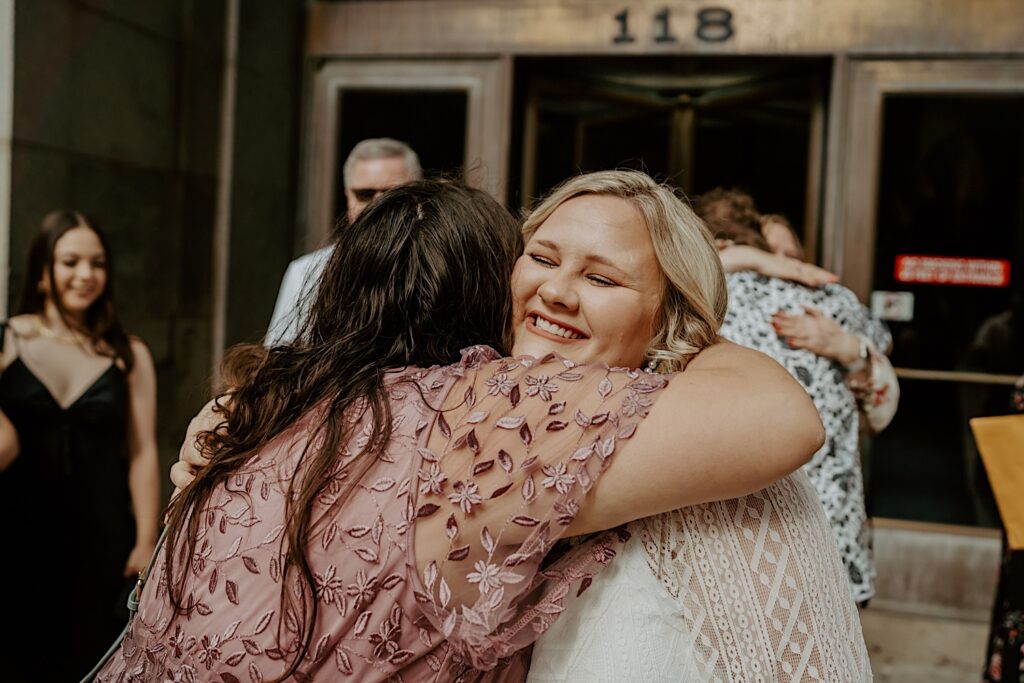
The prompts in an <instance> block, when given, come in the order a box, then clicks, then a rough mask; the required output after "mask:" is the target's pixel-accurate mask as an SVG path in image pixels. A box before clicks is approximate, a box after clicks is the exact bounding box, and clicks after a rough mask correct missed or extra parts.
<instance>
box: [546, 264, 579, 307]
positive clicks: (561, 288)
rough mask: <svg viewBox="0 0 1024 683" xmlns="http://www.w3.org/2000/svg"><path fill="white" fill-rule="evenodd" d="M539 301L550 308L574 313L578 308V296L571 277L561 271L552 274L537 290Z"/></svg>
mask: <svg viewBox="0 0 1024 683" xmlns="http://www.w3.org/2000/svg"><path fill="white" fill-rule="evenodd" d="M537 294H538V295H540V300H541V301H543V302H544V303H545V304H547V305H548V306H550V307H551V308H561V309H564V310H569V311H574V310H576V308H577V307H578V306H579V296H578V295H577V293H576V288H575V286H574V285H573V281H572V278H571V276H570V275H569V274H568V273H564V272H561V271H558V272H554V273H552V275H551V277H549V278H548V279H547V280H545V281H544V284H542V285H541V286H540V287H539V288H538V289H537Z"/></svg>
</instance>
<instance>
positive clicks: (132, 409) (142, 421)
mask: <svg viewBox="0 0 1024 683" xmlns="http://www.w3.org/2000/svg"><path fill="white" fill-rule="evenodd" d="M131 345H132V353H133V354H134V355H135V365H134V367H133V368H132V371H131V373H130V374H129V375H128V390H129V396H130V406H129V413H128V414H129V424H128V453H129V462H128V488H129V490H130V492H131V497H132V512H133V513H134V514H135V547H134V548H133V549H132V551H131V554H130V555H129V556H128V561H127V562H126V563H125V567H124V574H125V576H131V575H132V574H135V573H137V572H139V571H141V570H142V569H144V568H145V566H146V563H147V562H148V561H149V558H150V556H151V555H152V554H153V547H154V546H155V545H156V538H157V526H158V521H157V520H158V514H159V512H158V511H159V507H160V475H159V473H158V469H159V468H158V458H157V447H156V369H155V368H154V366H153V357H152V355H150V353H149V349H148V348H147V347H146V345H145V344H144V343H143V342H142V340H140V339H137V338H135V337H133V338H132V340H131Z"/></svg>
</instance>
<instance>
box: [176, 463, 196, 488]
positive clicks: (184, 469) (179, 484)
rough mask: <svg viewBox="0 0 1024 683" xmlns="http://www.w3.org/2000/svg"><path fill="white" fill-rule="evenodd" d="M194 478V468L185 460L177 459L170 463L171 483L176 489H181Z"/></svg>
mask: <svg viewBox="0 0 1024 683" xmlns="http://www.w3.org/2000/svg"><path fill="white" fill-rule="evenodd" d="M195 478H196V468H195V467H193V466H192V465H190V464H189V463H187V462H184V461H182V460H179V461H178V462H176V463H174V464H173V465H171V483H173V484H174V486H175V487H176V488H178V489H183V488H185V487H186V486H188V485H189V484H191V483H192V481H193V480H194V479H195Z"/></svg>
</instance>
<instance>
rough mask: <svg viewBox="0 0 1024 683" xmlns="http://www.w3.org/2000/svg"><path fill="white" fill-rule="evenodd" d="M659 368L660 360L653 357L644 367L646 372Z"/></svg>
mask: <svg viewBox="0 0 1024 683" xmlns="http://www.w3.org/2000/svg"><path fill="white" fill-rule="evenodd" d="M657 369H658V361H656V360H655V359H653V358H652V359H650V360H649V361H647V367H646V368H644V372H648V373H651V372H654V371H655V370H657Z"/></svg>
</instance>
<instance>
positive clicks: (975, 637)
mask: <svg viewBox="0 0 1024 683" xmlns="http://www.w3.org/2000/svg"><path fill="white" fill-rule="evenodd" d="M861 624H862V626H863V628H864V639H865V640H866V641H867V646H868V653H869V655H870V657H871V667H872V669H873V670H874V674H875V681H876V682H877V683H897V682H898V683H976V682H977V681H980V680H981V671H982V666H983V665H984V658H985V646H986V639H987V638H988V623H980V622H976V621H962V620H953V619H941V618H936V617H924V616H918V615H914V614H906V613H902V612H892V611H886V610H882V609H879V608H875V607H869V608H868V609H866V610H862V611H861Z"/></svg>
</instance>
